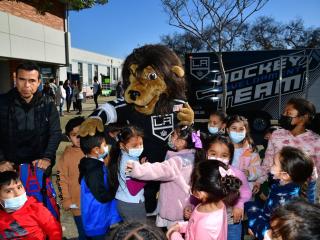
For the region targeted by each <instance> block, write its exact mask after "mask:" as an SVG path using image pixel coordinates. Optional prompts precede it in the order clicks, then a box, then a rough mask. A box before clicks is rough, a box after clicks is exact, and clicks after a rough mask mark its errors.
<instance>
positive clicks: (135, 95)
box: [129, 90, 140, 101]
mask: <svg viewBox="0 0 320 240" xmlns="http://www.w3.org/2000/svg"><path fill="white" fill-rule="evenodd" d="M129 95H130V98H131V99H132V100H133V101H135V100H136V99H137V97H139V96H140V93H139V92H138V91H133V90H130V91H129Z"/></svg>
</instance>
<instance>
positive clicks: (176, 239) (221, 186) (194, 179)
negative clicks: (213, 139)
mask: <svg viewBox="0 0 320 240" xmlns="http://www.w3.org/2000/svg"><path fill="white" fill-rule="evenodd" d="M240 186H241V181H240V180H239V179H238V178H236V177H234V176H233V172H232V171H231V170H230V169H228V167H227V166H226V165H225V164H223V163H222V162H220V161H216V160H212V161H200V162H198V163H197V164H196V165H195V167H194V169H193V172H192V175H191V192H192V195H193V196H194V197H196V198H197V199H198V200H199V201H200V203H199V204H198V205H197V206H196V207H195V209H194V211H193V212H192V214H191V217H190V219H189V221H188V222H179V223H176V224H175V225H173V226H172V227H171V228H170V229H169V231H168V232H167V237H168V239H170V240H180V239H181V240H182V239H185V240H196V239H210V240H226V239H227V235H228V233H227V211H226V206H225V204H227V205H234V203H235V202H236V201H237V200H238V198H239V189H240ZM181 234H185V238H183V237H182V235H181Z"/></svg>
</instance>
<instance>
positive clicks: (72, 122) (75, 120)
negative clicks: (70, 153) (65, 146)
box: [65, 116, 85, 137]
mask: <svg viewBox="0 0 320 240" xmlns="http://www.w3.org/2000/svg"><path fill="white" fill-rule="evenodd" d="M84 120H85V119H84V117H81V116H79V117H75V118H71V119H70V120H69V121H68V122H67V124H66V127H65V134H66V135H67V136H68V137H70V132H71V131H72V129H74V128H75V127H78V126H80V125H81V123H83V122H84Z"/></svg>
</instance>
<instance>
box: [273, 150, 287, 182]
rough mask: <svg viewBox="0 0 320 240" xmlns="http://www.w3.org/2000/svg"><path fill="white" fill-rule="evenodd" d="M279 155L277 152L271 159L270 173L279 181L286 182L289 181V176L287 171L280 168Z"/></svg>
mask: <svg viewBox="0 0 320 240" xmlns="http://www.w3.org/2000/svg"><path fill="white" fill-rule="evenodd" d="M280 161H281V155H280V153H277V154H276V155H275V157H274V160H273V165H272V167H271V171H270V172H271V174H272V175H273V176H274V179H279V180H280V182H282V183H284V184H286V183H288V182H290V176H289V174H288V173H287V172H285V171H283V169H282V168H281V163H280Z"/></svg>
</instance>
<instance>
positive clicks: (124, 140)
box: [110, 126, 146, 222]
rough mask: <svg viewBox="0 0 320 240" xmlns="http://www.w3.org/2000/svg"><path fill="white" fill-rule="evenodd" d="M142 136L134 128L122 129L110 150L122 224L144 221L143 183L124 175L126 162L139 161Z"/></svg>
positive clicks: (141, 150) (141, 149)
mask: <svg viewBox="0 0 320 240" xmlns="http://www.w3.org/2000/svg"><path fill="white" fill-rule="evenodd" d="M142 138H143V134H142V132H141V131H140V130H139V129H137V128H136V127H134V126H127V127H124V128H123V129H122V130H121V132H120V133H119V134H118V139H119V142H118V143H117V144H116V145H115V146H113V147H112V148H111V152H110V161H111V162H113V163H114V164H113V165H117V166H118V168H117V169H115V170H113V172H115V173H118V181H119V187H118V190H117V193H116V199H117V200H118V210H119V213H120V215H121V217H122V219H123V221H124V222H128V221H134V220H136V221H140V222H145V221H146V211H145V207H144V196H143V194H144V191H143V187H144V183H143V182H138V181H134V180H132V179H131V178H130V177H128V176H127V174H126V166H127V163H128V161H139V157H140V155H141V153H142V152H143V139H142Z"/></svg>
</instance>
